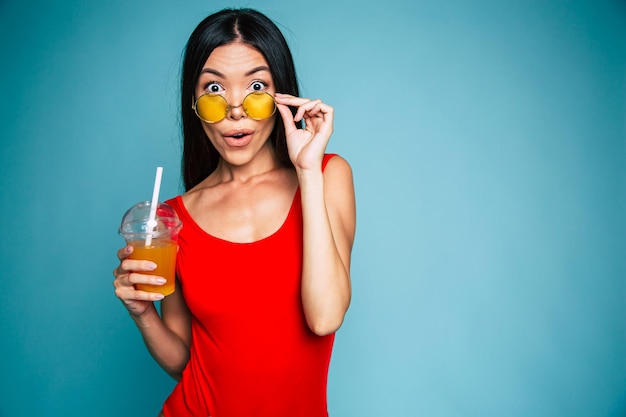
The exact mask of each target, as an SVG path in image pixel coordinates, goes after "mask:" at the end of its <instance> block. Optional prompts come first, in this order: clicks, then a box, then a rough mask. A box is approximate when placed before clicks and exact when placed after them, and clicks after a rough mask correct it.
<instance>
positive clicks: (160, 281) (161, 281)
mask: <svg viewBox="0 0 626 417" xmlns="http://www.w3.org/2000/svg"><path fill="white" fill-rule="evenodd" d="M166 282H167V281H166V280H165V279H163V278H157V279H156V283H157V284H165V283H166Z"/></svg>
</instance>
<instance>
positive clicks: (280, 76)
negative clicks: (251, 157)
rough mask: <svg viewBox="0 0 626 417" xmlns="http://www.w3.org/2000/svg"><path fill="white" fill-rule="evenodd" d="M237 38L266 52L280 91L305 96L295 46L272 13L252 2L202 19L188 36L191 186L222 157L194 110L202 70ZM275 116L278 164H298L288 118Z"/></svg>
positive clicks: (185, 83) (186, 130)
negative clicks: (215, 53)
mask: <svg viewBox="0 0 626 417" xmlns="http://www.w3.org/2000/svg"><path fill="white" fill-rule="evenodd" d="M233 42H242V43H245V44H247V45H250V46H252V47H253V48H255V49H256V50H258V51H259V52H260V53H261V54H262V55H263V56H264V58H265V60H266V61H267V64H268V66H269V68H270V73H271V75H272V79H273V81H274V85H275V87H276V91H278V92H281V93H286V94H292V95H294V96H299V91H298V82H297V78H296V70H295V66H294V63H293V57H292V55H291V51H290V50H289V46H288V45H287V41H286V40H285V38H284V36H283V34H282V33H281V31H280V29H278V27H277V26H276V24H275V23H274V22H272V21H271V20H270V19H269V18H268V17H267V16H265V15H264V14H262V13H260V12H258V11H256V10H253V9H247V8H244V9H223V10H221V11H219V12H217V13H214V14H212V15H210V16H208V17H207V18H205V19H204V20H203V21H202V22H200V24H198V26H197V27H196V28H195V30H194V31H193V32H192V34H191V36H190V37H189V40H188V41H187V45H186V48H185V52H184V58H183V66H182V77H181V78H182V80H181V116H182V120H181V121H182V134H183V155H182V172H183V181H184V184H185V190H189V189H191V188H193V187H194V186H196V185H197V184H199V183H200V182H201V181H202V180H204V179H205V178H206V177H207V176H209V174H211V173H212V172H213V171H214V170H215V168H216V167H217V164H218V162H219V159H220V155H219V153H218V152H217V150H216V149H215V147H213V145H212V144H211V141H210V140H209V139H208V138H207V136H206V133H205V132H204V130H203V128H202V123H201V121H200V119H198V117H197V116H196V114H195V112H194V111H193V109H192V103H193V100H194V98H195V89H196V83H197V81H198V78H199V76H200V72H201V71H202V67H203V66H204V64H205V62H206V60H207V59H208V57H209V55H210V54H211V52H213V50H214V49H215V48H217V47H219V46H222V45H226V44H229V43H233ZM275 117H276V121H275V123H274V129H273V130H272V133H271V134H270V137H269V141H270V143H271V145H272V146H273V149H274V153H275V155H276V158H277V162H278V164H279V165H280V166H285V167H293V164H292V163H291V160H290V159H289V154H288V153H287V143H286V140H285V129H284V127H283V122H282V118H281V117H280V114H278V113H277V115H276V116H275Z"/></svg>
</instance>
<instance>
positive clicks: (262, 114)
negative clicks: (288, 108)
mask: <svg viewBox="0 0 626 417" xmlns="http://www.w3.org/2000/svg"><path fill="white" fill-rule="evenodd" d="M243 110H244V111H245V112H246V114H247V115H248V116H249V117H251V118H252V119H255V120H263V119H267V118H268V117H271V116H272V115H273V114H274V112H275V111H276V104H275V103H274V97H272V96H271V95H269V94H268V93H264V92H258V93H250V94H248V95H247V96H246V98H244V99H243Z"/></svg>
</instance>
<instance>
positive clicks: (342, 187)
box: [324, 155, 356, 241]
mask: <svg viewBox="0 0 626 417" xmlns="http://www.w3.org/2000/svg"><path fill="white" fill-rule="evenodd" d="M324 194H325V200H326V205H327V208H328V214H329V216H330V219H331V223H333V224H335V225H336V226H337V227H340V228H341V229H342V230H343V231H344V233H345V235H346V236H347V237H349V240H350V241H351V240H352V239H353V238H354V229H355V226H356V225H355V222H356V201H355V195H354V182H353V178H352V168H351V167H350V164H349V163H348V161H346V160H345V159H344V158H343V157H341V156H339V155H335V156H333V157H332V158H330V159H329V160H328V162H327V164H326V169H325V170H324ZM333 229H336V227H333Z"/></svg>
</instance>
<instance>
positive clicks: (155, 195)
mask: <svg viewBox="0 0 626 417" xmlns="http://www.w3.org/2000/svg"><path fill="white" fill-rule="evenodd" d="M162 176H163V167H157V170H156V177H155V178H154V189H153V190H152V203H151V204H150V217H149V218H148V234H147V235H146V246H150V245H151V244H152V233H151V232H153V231H154V230H155V229H156V225H157V222H156V210H157V206H158V205H159V190H160V189H161V177H162Z"/></svg>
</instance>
